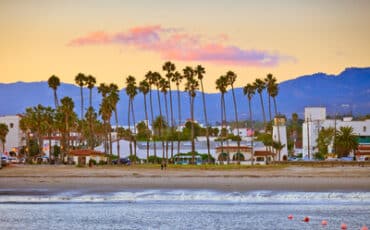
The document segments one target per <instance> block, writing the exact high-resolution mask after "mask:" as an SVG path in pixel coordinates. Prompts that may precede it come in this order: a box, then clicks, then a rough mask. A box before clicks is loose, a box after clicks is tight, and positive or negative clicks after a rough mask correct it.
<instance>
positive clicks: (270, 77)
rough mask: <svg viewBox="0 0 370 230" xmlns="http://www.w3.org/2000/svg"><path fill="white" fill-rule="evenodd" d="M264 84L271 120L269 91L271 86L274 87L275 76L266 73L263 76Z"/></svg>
mask: <svg viewBox="0 0 370 230" xmlns="http://www.w3.org/2000/svg"><path fill="white" fill-rule="evenodd" d="M265 84H266V89H267V94H268V106H269V114H270V121H271V120H272V113H271V100H270V98H271V92H272V90H273V88H274V87H275V84H276V78H275V77H274V76H273V75H272V74H271V73H269V74H267V76H266V78H265Z"/></svg>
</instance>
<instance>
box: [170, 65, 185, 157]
mask: <svg viewBox="0 0 370 230" xmlns="http://www.w3.org/2000/svg"><path fill="white" fill-rule="evenodd" d="M182 78H183V76H182V75H181V74H180V73H179V72H177V71H176V72H175V73H174V74H173V77H172V82H175V83H176V89H177V108H178V112H177V113H178V114H177V115H178V117H179V120H178V125H179V126H180V125H181V101H180V83H181V81H182ZM180 141H181V140H180V132H178V133H177V154H179V153H180ZM172 160H173V159H172Z"/></svg>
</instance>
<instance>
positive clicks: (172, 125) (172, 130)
mask: <svg viewBox="0 0 370 230" xmlns="http://www.w3.org/2000/svg"><path fill="white" fill-rule="evenodd" d="M168 89H169V91H170V111H171V162H173V133H174V123H175V122H174V119H173V109H172V90H171V82H170V84H169V88H168Z"/></svg>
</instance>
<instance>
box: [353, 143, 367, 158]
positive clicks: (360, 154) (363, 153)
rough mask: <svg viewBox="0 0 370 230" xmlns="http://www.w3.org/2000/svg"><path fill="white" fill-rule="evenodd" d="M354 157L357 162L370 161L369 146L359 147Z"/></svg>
mask: <svg viewBox="0 0 370 230" xmlns="http://www.w3.org/2000/svg"><path fill="white" fill-rule="evenodd" d="M355 157H356V160H357V161H370V145H359V146H358V148H357V150H356V153H355Z"/></svg>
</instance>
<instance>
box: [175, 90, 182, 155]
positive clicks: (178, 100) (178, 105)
mask: <svg viewBox="0 0 370 230" xmlns="http://www.w3.org/2000/svg"><path fill="white" fill-rule="evenodd" d="M176 87H177V107H178V116H179V122H178V126H179V127H180V126H181V100H180V89H179V85H178V84H177V85H176ZM180 142H181V140H180V132H178V133H177V154H179V153H180Z"/></svg>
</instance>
